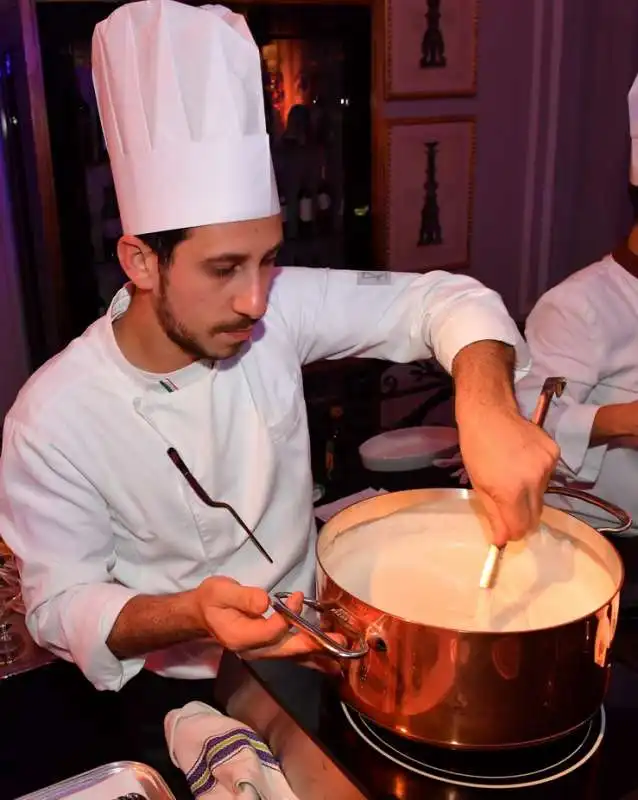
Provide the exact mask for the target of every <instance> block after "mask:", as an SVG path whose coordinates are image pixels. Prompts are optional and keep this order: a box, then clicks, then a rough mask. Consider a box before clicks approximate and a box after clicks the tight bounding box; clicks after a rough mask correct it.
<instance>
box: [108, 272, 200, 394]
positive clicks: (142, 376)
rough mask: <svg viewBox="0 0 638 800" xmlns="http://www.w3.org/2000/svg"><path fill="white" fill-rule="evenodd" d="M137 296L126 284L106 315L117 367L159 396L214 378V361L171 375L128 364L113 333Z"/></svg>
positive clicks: (176, 371)
mask: <svg viewBox="0 0 638 800" xmlns="http://www.w3.org/2000/svg"><path fill="white" fill-rule="evenodd" d="M132 295H133V285H132V284H131V283H127V284H125V285H124V286H123V287H122V288H121V289H120V290H119V291H118V292H117V294H116V295H115V297H114V298H113V300H112V301H111V305H110V307H109V310H108V312H107V314H106V320H105V321H106V328H107V348H108V350H109V354H110V355H111V357H112V358H113V360H114V361H115V363H116V364H117V366H118V367H119V368H120V369H121V370H122V371H123V372H124V373H126V375H128V377H129V378H132V379H133V381H134V383H136V384H137V385H138V386H140V387H142V388H144V389H146V390H147V391H151V392H157V393H159V394H170V393H173V392H176V391H178V390H179V389H183V388H184V387H185V386H189V385H190V384H192V383H195V382H196V381H198V380H200V379H201V378H203V377H205V376H206V375H210V374H211V371H212V370H213V369H214V368H215V363H214V362H213V361H207V360H206V361H205V360H202V361H195V362H193V363H192V364H189V365H188V366H186V367H182V369H178V370H175V371H174V372H169V373H166V374H164V373H152V372H146V371H144V370H141V369H138V368H137V367H135V366H133V364H131V362H130V361H128V360H127V359H126V358H125V357H124V355H123V353H122V351H121V350H120V348H119V346H118V344H117V342H116V340H115V334H114V332H113V322H114V321H115V320H116V319H118V317H121V316H122V314H124V313H126V310H127V308H128V307H129V305H130V304H131V297H132Z"/></svg>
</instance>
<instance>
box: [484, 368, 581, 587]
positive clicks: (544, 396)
mask: <svg viewBox="0 0 638 800" xmlns="http://www.w3.org/2000/svg"><path fill="white" fill-rule="evenodd" d="M566 385H567V381H566V380H565V378H547V379H546V381H545V383H544V384H543V388H542V389H541V393H540V396H539V398H538V401H537V403H536V408H535V409H534V413H533V414H532V417H531V421H532V422H533V423H534V425H538V426H539V428H542V427H543V425H544V424H545V418H546V417H547V412H548V411H549V406H550V403H551V402H552V398H553V397H554V395H556V397H560V396H561V395H562V393H563V392H564V391H565V386H566ZM504 550H505V545H502V546H501V547H499V546H498V545H495V544H491V545H490V549H489V550H488V551H487V558H486V559H485V563H484V564H483V571H482V572H481V579H480V581H479V586H480V588H481V589H491V588H492V586H493V585H494V579H495V577H496V573H497V571H498V565H499V564H500V561H501V558H502V556H503V551H504Z"/></svg>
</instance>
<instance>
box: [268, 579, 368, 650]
mask: <svg viewBox="0 0 638 800" xmlns="http://www.w3.org/2000/svg"><path fill="white" fill-rule="evenodd" d="M291 594H292V592H276V593H275V594H274V595H271V597H270V604H271V606H272V607H273V608H274V610H275V611H277V612H278V613H279V614H281V615H282V617H285V619H286V620H287V621H288V622H289V623H290V624H291V625H293V626H294V627H295V628H298V629H299V630H301V631H303V632H304V633H306V634H308V636H310V637H311V638H312V639H314V641H315V642H317V644H319V645H321V647H322V648H323V650H325V651H326V652H328V653H329V654H330V655H331V656H334V657H335V658H346V659H351V660H352V659H355V658H363V656H365V655H366V654H367V653H368V652H369V650H370V648H369V647H368V645H367V644H366V643H365V642H364V641H363V640H362V641H361V646H360V647H359V649H358V650H348V649H347V648H345V647H341V645H339V644H337V642H335V641H333V640H332V639H331V638H330V637H329V636H326V634H325V633H324V632H323V631H322V630H321V628H318V627H317V626H316V625H313V624H312V622H308V620H306V619H304V618H303V617H302V616H301V615H300V614H295V612H294V611H291V610H290V609H289V608H288V606H287V605H286V604H285V603H284V602H283V601H284V600H285V599H286V598H288V597H290V596H291ZM303 602H304V605H305V606H308V607H309V608H312V609H313V610H314V611H318V612H320V613H321V612H325V610H326V609H325V608H324V607H323V606H322V605H321V603H318V602H317V601H316V600H310V599H309V598H308V597H304V599H303Z"/></svg>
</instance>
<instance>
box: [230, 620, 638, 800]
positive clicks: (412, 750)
mask: <svg viewBox="0 0 638 800" xmlns="http://www.w3.org/2000/svg"><path fill="white" fill-rule="evenodd" d="M637 667H638V622H637V621H635V620H633V621H631V620H630V621H628V622H625V623H621V625H620V626H619V631H618V633H617V640H616V651H615V659H614V666H613V670H612V679H611V684H610V688H609V691H608V694H607V698H606V701H605V705H604V708H602V709H601V710H600V712H599V713H598V714H597V715H596V716H595V717H594V718H593V719H591V720H590V721H589V722H588V723H587V724H585V725H584V726H582V728H580V729H579V730H578V731H575V732H573V733H572V734H570V735H569V736H567V737H566V738H564V739H562V740H560V741H558V742H555V743H553V744H551V745H543V746H540V747H534V748H527V749H525V750H518V751H501V752H496V753H462V752H454V751H450V750H447V749H439V748H436V747H428V746H425V745H419V744H412V743H409V742H406V741H405V740H404V739H402V738H401V737H398V736H394V735H392V734H390V733H387V732H385V731H384V730H383V729H381V728H378V727H377V726H375V725H374V724H373V723H371V722H370V721H369V720H366V719H364V718H362V717H360V716H359V715H357V714H356V712H354V711H353V710H352V709H349V708H347V707H345V706H343V705H342V704H341V702H340V700H339V698H338V696H337V694H336V691H335V687H334V684H333V683H332V682H331V680H330V679H329V678H326V677H325V676H322V675H321V674H320V673H318V672H315V671H313V670H308V669H304V668H302V667H299V666H297V665H295V664H291V663H287V662H263V663H256V664H253V665H252V666H251V667H250V673H251V678H250V680H254V676H255V675H256V676H258V678H259V680H260V682H261V685H262V689H266V691H267V693H268V694H269V695H270V697H271V698H274V699H276V701H277V703H276V705H278V706H280V707H281V708H283V709H284V710H285V711H287V712H288V715H289V721H288V727H287V728H286V731H287V732H286V734H285V735H286V736H288V738H290V737H291V732H290V731H291V728H292V727H296V726H298V727H299V728H300V729H301V730H302V731H303V732H305V733H306V734H308V735H309V736H310V737H311V738H312V740H313V741H314V743H315V744H317V745H318V746H319V748H320V749H321V750H322V751H323V752H324V753H325V754H326V755H327V756H328V760H329V762H330V763H332V764H335V765H337V766H338V767H339V768H340V769H341V771H342V772H343V773H345V775H346V776H347V778H348V780H349V781H351V783H352V785H353V786H356V787H357V789H358V790H359V792H360V794H359V795H358V796H359V797H363V798H369V800H416V799H417V798H419V800H429V799H430V798H432V800H439V799H440V800H442V799H443V798H446V800H466V798H477V797H486V796H488V792H491V795H490V796H491V797H495V796H497V795H496V794H495V793H498V794H502V795H503V797H516V798H518V797H520V798H525V800H528V799H529V800H531V799H532V798H544V799H546V800H553V798H561V800H566V799H567V800H569V798H575V799H578V800H581V799H582V800H587V799H588V798H591V800H594V799H595V800H637V799H638V750H637V748H636V739H637V736H636V735H637V733H638V668H637ZM244 696H245V697H249V696H250V695H249V693H244ZM250 702H251V703H252V706H253V707H257V705H258V702H257V701H255V700H252V701H250ZM233 710H235V709H234V708H233V707H232V705H231V707H230V708H229V713H230V712H231V711H233ZM255 713H256V717H255V718H253V719H250V720H246V721H250V722H252V723H253V724H254V725H255V726H256V727H258V721H257V717H258V716H259V714H258V713H257V712H255ZM249 716H250V715H249ZM290 718H292V722H291V720H290ZM262 727H264V726H262ZM265 727H266V728H268V726H267V725H265ZM261 732H262V734H267V733H268V730H265V731H264V730H262V731H261ZM304 752H305V753H306V755H305V756H304V760H305V764H303V765H300V764H294V763H293V762H292V761H291V759H290V758H289V759H288V764H287V765H286V764H284V769H285V770H286V766H288V767H290V765H291V764H293V766H294V768H295V772H296V774H297V775H299V774H301V773H303V770H304V769H305V771H306V773H307V777H308V779H309V780H310V781H311V783H312V777H313V776H311V775H310V773H311V772H312V771H313V770H315V771H318V770H319V771H322V774H323V775H324V778H322V776H321V774H317V775H315V776H314V784H315V785H318V784H320V783H321V781H322V780H324V782H325V784H326V786H327V783H328V780H327V778H325V774H326V773H325V769H326V768H325V764H324V765H319V766H317V765H316V764H315V765H313V759H312V758H311V757H310V755H308V750H307V748H306V750H305V751H304ZM293 788H296V787H295V786H293ZM297 791H298V794H299V796H300V797H302V798H304V794H302V793H301V791H299V789H297ZM342 792H343V794H342V796H343V797H345V791H344V790H342ZM306 796H308V797H311V796H312V797H324V796H325V797H326V798H329V797H334V800H338V798H337V797H335V794H334V793H333V794H332V795H331V794H329V793H328V792H326V793H325V794H321V793H319V794H313V793H312V792H310V791H309V792H308V794H307V795H306ZM353 796H356V795H353ZM339 800H340V797H339Z"/></svg>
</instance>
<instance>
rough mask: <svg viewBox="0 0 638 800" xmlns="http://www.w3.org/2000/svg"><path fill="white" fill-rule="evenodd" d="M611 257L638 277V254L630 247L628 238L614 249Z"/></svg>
mask: <svg viewBox="0 0 638 800" xmlns="http://www.w3.org/2000/svg"><path fill="white" fill-rule="evenodd" d="M611 257H612V258H613V259H614V261H615V262H616V263H617V264H620V266H621V267H623V268H624V269H626V270H627V272H628V273H629V274H630V275H633V277H634V278H638V255H636V253H634V252H633V251H631V250H630V249H629V243H628V242H627V240H625V241H624V242H623V243H622V244H619V245H618V247H616V249H615V250H613V251H612V254H611Z"/></svg>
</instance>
